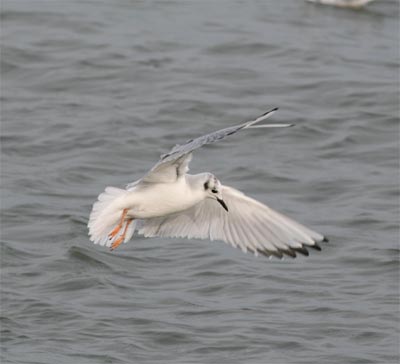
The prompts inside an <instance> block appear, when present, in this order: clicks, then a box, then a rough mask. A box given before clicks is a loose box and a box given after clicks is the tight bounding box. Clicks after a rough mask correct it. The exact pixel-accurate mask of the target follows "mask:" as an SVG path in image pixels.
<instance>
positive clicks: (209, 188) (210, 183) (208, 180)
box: [203, 173, 228, 211]
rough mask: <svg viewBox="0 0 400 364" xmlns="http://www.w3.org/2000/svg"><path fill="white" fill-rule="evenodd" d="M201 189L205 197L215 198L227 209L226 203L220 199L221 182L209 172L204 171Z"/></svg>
mask: <svg viewBox="0 0 400 364" xmlns="http://www.w3.org/2000/svg"><path fill="white" fill-rule="evenodd" d="M203 189H204V193H205V195H206V198H211V199H213V200H217V201H218V202H219V203H220V204H221V206H222V207H223V208H224V209H225V210H226V211H228V207H227V206H226V203H225V202H224V200H223V199H222V193H221V182H220V181H218V179H217V178H216V177H215V176H214V175H213V174H211V173H205V178H204V181H203Z"/></svg>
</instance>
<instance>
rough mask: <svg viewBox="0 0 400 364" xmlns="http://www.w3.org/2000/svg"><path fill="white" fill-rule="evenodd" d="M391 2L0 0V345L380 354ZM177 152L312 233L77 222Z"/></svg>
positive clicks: (16, 357) (393, 335) (285, 357)
mask: <svg viewBox="0 0 400 364" xmlns="http://www.w3.org/2000/svg"><path fill="white" fill-rule="evenodd" d="M398 24H399V22H398V3H397V1H391V0H381V1H376V2H374V3H372V4H371V5H370V6H368V7H367V8H366V9H364V10H360V11H352V10H344V9H335V8H331V7H324V6H315V5H313V4H308V3H306V2H303V1H296V2H294V1H279V2H278V1H274V2H273V1H264V2H262V1H253V2H252V1H239V0H237V1H217V2H211V1H204V2H194V1H190V2H189V1H178V0H177V1H146V2H134V1H125V0H118V1H113V2H105V1H96V2H91V1H68V2H61V1H34V2H33V1H23V0H18V1H9V0H3V1H2V20H1V28H2V29H1V30H2V49H1V51H2V52H1V53H2V54H1V62H2V68H1V71H2V84H1V86H2V87H1V91H2V92H1V93H2V95H1V97H2V102H1V106H2V110H1V119H2V129H1V131H2V144H1V145H2V160H1V167H2V171H1V185H2V200H1V208H2V234H1V238H2V239H1V244H2V245H1V264H2V277H1V300H2V302H1V314H2V317H1V320H2V321H1V328H2V335H1V339H2V363H52V364H53V363H84V364H86V363H254V364H256V363H271V364H275V363H285V364H286V363H296V364H297V363H363V364H364V363H396V362H397V360H398V359H399V348H398V342H399V341H398V340H399V333H398V329H399V320H398V314H399V283H398V278H399V259H398V258H399V246H398V241H399V232H398V227H397V222H398V218H399V203H398V202H399V199H398V192H399V189H398V177H399V167H398V160H397V159H398V155H399V147H398V138H399V134H398V133H399V127H398V125H399V124H398V123H399V119H398V116H399V107H398V100H399V85H398V75H399V74H398V69H399V68H398V66H399V47H398V41H399V35H398V34H399V33H398V30H399V29H398V27H399V26H398ZM275 106H278V107H280V111H279V112H278V113H276V114H275V115H274V117H273V121H274V122H295V123H296V127H295V128H291V129H286V130H269V131H263V133H260V132H259V130H258V131H248V132H246V133H247V134H241V137H240V136H233V137H232V138H229V139H227V140H226V141H224V142H223V143H220V144H217V145H212V146H208V147H207V148H204V149H202V150H200V151H198V152H196V154H195V156H194V160H193V162H192V168H191V170H192V172H194V173H197V172H201V171H207V170H208V171H211V172H213V173H215V174H216V175H217V176H218V177H219V178H220V180H222V182H223V183H226V184H228V185H232V186H234V187H236V188H239V189H241V190H243V191H244V192H245V193H247V194H249V195H250V196H254V197H256V198H258V199H260V200H261V201H263V202H265V203H268V204H269V205H270V206H272V207H274V208H276V209H277V210H279V211H281V212H283V213H286V214H288V215H290V216H292V217H294V218H296V219H297V220H299V221H301V222H303V223H305V224H306V225H309V226H310V227H313V228H314V229H315V230H317V231H320V232H321V233H324V234H326V235H327V236H328V237H329V238H330V243H329V244H327V245H324V246H323V251H322V252H320V253H318V252H313V254H312V255H311V256H310V257H308V258H303V257H300V258H297V259H295V260H291V259H286V260H282V261H280V260H277V259H272V260H269V259H265V258H260V257H259V258H254V257H253V256H252V255H249V254H247V255H245V254H243V253H241V252H240V251H238V250H236V249H232V248H231V247H229V246H227V245H225V244H223V243H217V242H213V243H211V242H208V241H196V240H190V241H189V240H178V239H170V240H165V239H144V238H141V237H135V238H134V239H133V240H132V241H131V242H130V243H129V244H125V245H123V246H121V247H120V248H119V249H118V250H117V251H115V252H113V253H110V252H109V251H108V250H107V249H104V248H101V247H99V246H94V245H92V244H91V243H90V242H89V239H88V237H87V228H86V224H87V219H88V214H89V212H90V208H91V205H92V203H93V201H94V200H95V199H96V197H97V195H98V194H99V193H100V192H101V191H102V190H103V188H104V187H105V186H107V185H114V186H124V185H125V184H126V183H127V182H130V181H133V180H135V179H137V178H139V177H140V176H141V175H142V174H143V173H145V172H146V171H147V169H148V168H150V167H151V166H152V164H153V163H155V162H156V161H157V159H158V156H159V154H160V153H162V152H165V151H167V150H168V148H169V147H171V146H172V145H174V144H175V143H179V142H182V141H184V140H186V139H187V138H190V137H194V136H198V135H200V134H201V133H203V132H208V131H212V130H215V129H218V128H222V127H226V126H230V125H232V124H234V123H237V122H240V121H242V120H244V119H247V118H249V117H253V116H256V115H258V114H260V113H262V112H264V111H265V110H267V109H269V108H271V107H275Z"/></svg>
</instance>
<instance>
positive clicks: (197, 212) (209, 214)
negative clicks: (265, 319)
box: [137, 186, 327, 258]
mask: <svg viewBox="0 0 400 364" xmlns="http://www.w3.org/2000/svg"><path fill="white" fill-rule="evenodd" d="M222 195H223V198H224V201H225V202H226V204H227V206H228V208H229V212H226V211H225V210H224V209H222V208H221V206H220V205H219V204H218V203H217V202H216V201H214V200H212V199H206V200H204V201H203V202H201V203H199V204H197V205H196V206H194V207H192V208H190V209H188V210H186V211H183V212H181V213H179V214H174V215H168V216H164V217H159V218H153V219H147V220H141V221H138V223H139V224H138V226H137V228H138V231H139V234H143V235H144V236H145V237H153V236H160V237H182V238H184V237H185V238H189V239H190V238H198V239H210V240H222V241H224V242H226V243H229V244H231V245H232V246H234V247H239V248H241V249H242V250H243V251H244V252H247V251H250V252H253V253H254V254H255V255H258V254H259V253H260V254H263V255H266V256H272V255H273V256H276V257H279V258H282V256H283V254H285V255H288V256H291V257H293V258H294V257H296V253H300V254H303V255H308V250H307V247H310V248H314V249H317V250H321V248H320V246H319V245H318V243H319V242H322V241H327V239H325V238H324V236H322V235H321V234H319V233H317V232H315V231H312V230H310V229H309V228H307V227H305V226H303V225H301V224H299V223H297V222H295V221H293V220H292V219H290V218H288V217H286V216H284V215H282V214H280V213H278V212H276V211H274V210H272V209H271V208H269V207H267V206H265V205H263V204H262V203H260V202H258V201H256V200H254V199H252V198H250V197H247V196H246V195H244V194H243V193H242V192H240V191H238V190H235V189H233V188H231V187H227V186H223V187H222Z"/></svg>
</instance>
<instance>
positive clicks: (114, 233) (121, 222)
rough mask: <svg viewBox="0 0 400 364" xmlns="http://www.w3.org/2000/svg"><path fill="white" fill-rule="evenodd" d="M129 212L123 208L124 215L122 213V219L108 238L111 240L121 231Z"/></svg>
mask: <svg viewBox="0 0 400 364" xmlns="http://www.w3.org/2000/svg"><path fill="white" fill-rule="evenodd" d="M127 213H128V209H123V210H122V215H121V219H120V220H119V223H118V225H117V226H116V227H115V228H114V230H113V231H111V233H109V234H108V238H109V239H110V240H111V239H112V238H114V237H115V235H117V234H118V233H119V231H120V230H121V229H122V226H123V225H124V221H125V217H126V214H127Z"/></svg>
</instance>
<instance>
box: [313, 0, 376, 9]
mask: <svg viewBox="0 0 400 364" xmlns="http://www.w3.org/2000/svg"><path fill="white" fill-rule="evenodd" d="M307 1H308V2H310V3H317V4H323V5H333V6H338V7H341V8H353V9H359V8H362V7H363V6H365V5H367V4H369V3H371V2H372V1H374V0H307Z"/></svg>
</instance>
